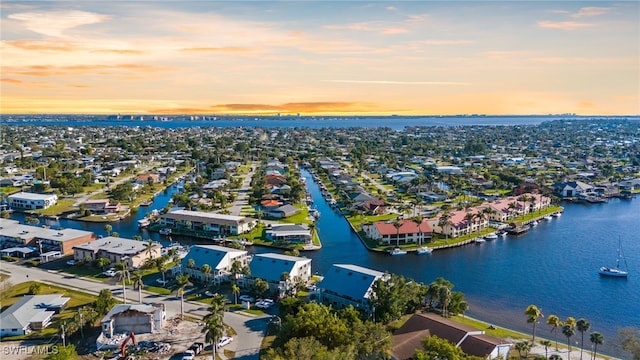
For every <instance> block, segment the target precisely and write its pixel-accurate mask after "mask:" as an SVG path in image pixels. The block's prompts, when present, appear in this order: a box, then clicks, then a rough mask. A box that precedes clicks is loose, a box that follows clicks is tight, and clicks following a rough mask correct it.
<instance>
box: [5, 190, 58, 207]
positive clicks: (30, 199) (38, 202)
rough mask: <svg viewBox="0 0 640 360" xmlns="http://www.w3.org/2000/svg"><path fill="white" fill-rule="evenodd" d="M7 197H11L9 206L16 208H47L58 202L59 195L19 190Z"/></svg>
mask: <svg viewBox="0 0 640 360" xmlns="http://www.w3.org/2000/svg"><path fill="white" fill-rule="evenodd" d="M7 198H8V199H9V206H11V207H12V208H14V209H30V210H35V209H47V208H49V207H51V206H53V205H55V204H56V203H57V202H58V195H56V194H35V193H28V192H19V193H15V194H11V195H9V196H8V197H7Z"/></svg>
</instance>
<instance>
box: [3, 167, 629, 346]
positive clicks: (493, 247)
mask: <svg viewBox="0 0 640 360" xmlns="http://www.w3.org/2000/svg"><path fill="white" fill-rule="evenodd" d="M302 174H303V176H304V177H305V178H306V182H307V187H308V190H309V192H310V193H311V196H312V198H313V200H314V202H315V204H314V206H315V207H316V208H317V209H318V211H320V213H321V216H320V219H319V220H318V222H317V231H318V234H319V236H320V239H321V241H322V249H321V250H319V251H313V252H305V253H303V256H307V257H309V258H311V259H312V260H313V261H312V268H313V271H314V272H317V273H318V274H320V275H322V274H324V273H325V272H326V271H328V270H329V268H330V267H331V265H332V264H339V263H342V264H356V265H360V266H364V267H368V268H372V269H375V270H379V271H388V272H390V273H396V274H401V275H404V276H406V277H409V278H412V279H414V280H416V281H420V282H423V283H425V284H428V283H430V282H432V281H434V280H435V279H436V278H437V277H444V278H446V279H447V280H449V281H451V282H452V283H453V284H454V285H455V288H454V290H457V291H461V292H463V293H464V294H465V297H466V299H467V301H468V302H469V303H470V308H469V310H468V312H467V314H468V315H469V316H472V317H476V318H478V319H482V320H484V321H487V322H489V323H493V324H496V325H499V326H504V327H509V328H512V329H515V330H519V331H522V332H525V333H529V332H530V331H531V326H530V324H527V323H526V317H525V316H524V314H523V312H524V309H525V308H526V307H527V306H528V305H530V304H535V305H537V306H538V307H539V308H541V309H542V312H543V313H544V315H545V319H546V317H547V316H548V315H550V314H555V315H558V316H559V317H560V318H561V319H564V318H566V317H568V316H572V317H575V318H576V319H578V318H582V317H584V318H586V319H588V320H589V322H590V323H591V330H590V331H599V332H601V333H603V334H604V336H605V344H604V346H602V348H601V350H602V351H604V352H605V353H609V354H612V355H620V354H619V353H618V354H617V353H616V349H615V348H613V347H612V346H611V343H612V341H613V339H614V337H615V335H616V331H617V329H618V328H621V327H625V326H636V327H638V326H640V232H639V231H638V228H637V227H638V224H640V201H639V200H640V199H634V200H616V199H614V200H611V201H609V203H606V204H592V205H584V204H571V203H568V204H563V206H564V207H565V212H564V214H563V215H562V216H561V217H559V218H553V220H551V221H542V222H541V223H540V224H539V225H538V226H537V227H535V228H533V229H531V230H530V231H529V232H528V233H527V234H525V235H522V236H519V237H512V236H509V237H506V238H504V239H502V238H500V239H498V240H494V241H487V242H486V243H483V244H470V245H466V246H463V247H459V248H453V249H446V250H436V251H434V252H433V253H432V254H429V255H416V254H412V253H409V254H407V255H405V256H389V255H386V254H382V253H376V252H371V251H368V250H367V249H366V248H365V247H364V245H363V244H362V243H361V241H360V239H359V238H358V236H357V235H356V234H355V233H353V232H352V231H351V228H350V226H349V224H348V223H347V221H346V220H345V219H344V217H343V216H342V215H340V214H339V213H337V212H336V211H334V210H333V209H332V208H331V207H330V206H329V204H328V203H327V202H326V201H325V200H324V198H323V197H322V194H321V190H320V188H319V186H318V184H316V183H315V182H314V180H313V178H312V176H311V175H310V174H309V172H307V171H306V170H302ZM176 191H178V189H177V188H176V187H175V186H172V187H169V188H168V189H167V191H166V192H161V193H159V194H158V195H157V196H156V197H155V198H154V201H153V204H152V205H151V206H149V207H140V208H139V210H138V212H137V213H135V214H134V215H133V216H132V217H130V218H128V219H126V220H123V221H120V222H114V223H111V225H112V227H113V230H112V231H114V232H118V233H119V234H120V235H121V236H123V237H128V238H131V237H133V236H135V235H142V237H143V239H148V238H152V239H154V240H158V241H161V242H163V243H164V244H167V243H168V242H169V239H168V238H167V237H161V236H160V235H158V234H157V233H150V232H148V231H147V230H140V229H138V227H137V220H139V219H142V218H143V217H144V216H145V215H146V214H147V213H148V212H150V211H152V210H153V209H162V208H164V207H165V206H166V205H167V204H168V203H169V199H170V198H171V195H172V194H173V193H175V192H176ZM13 218H14V219H19V220H22V221H24V217H23V216H21V215H20V214H13ZM46 224H47V225H50V226H53V227H63V228H77V229H83V230H88V231H93V232H95V233H96V234H99V235H106V232H105V230H104V224H103V223H86V222H80V221H74V220H67V219H60V220H57V221H53V220H46ZM174 240H175V239H174ZM179 240H180V241H183V242H186V243H191V244H193V243H204V244H206V243H208V242H207V241H206V240H187V239H184V238H183V239H179ZM619 240H620V241H621V242H622V247H623V250H624V254H625V256H626V261H627V264H628V270H629V272H630V275H629V278H628V279H618V278H607V277H602V276H600V275H599V274H598V269H599V268H600V266H603V265H607V266H613V265H614V264H615V259H616V255H617V248H618V241H619ZM248 250H249V251H250V252H255V253H265V252H280V251H279V250H274V249H271V248H266V247H259V246H253V247H250V248H248ZM545 319H542V323H541V325H540V326H539V327H538V334H539V335H540V336H546V337H548V338H552V334H551V333H550V332H549V329H550V328H548V327H547V325H545V324H544V321H545ZM560 338H561V339H562V336H560ZM578 338H579V336H576V337H574V340H576V341H577V340H578ZM564 341H565V342H566V339H565V340H564ZM599 349H600V347H599Z"/></svg>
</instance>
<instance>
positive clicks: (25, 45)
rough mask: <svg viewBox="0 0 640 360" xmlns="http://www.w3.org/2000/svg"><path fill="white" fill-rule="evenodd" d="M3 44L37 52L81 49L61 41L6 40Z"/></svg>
mask: <svg viewBox="0 0 640 360" xmlns="http://www.w3.org/2000/svg"><path fill="white" fill-rule="evenodd" d="M2 44H3V45H8V46H11V47H15V48H18V49H22V50H35V51H75V50H78V49H79V47H78V46H76V45H75V44H72V43H69V42H60V41H55V42H54V41H35V40H4V41H2Z"/></svg>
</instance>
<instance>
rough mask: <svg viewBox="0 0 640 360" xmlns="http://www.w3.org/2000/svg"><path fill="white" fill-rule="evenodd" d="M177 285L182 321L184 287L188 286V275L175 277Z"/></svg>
mask: <svg viewBox="0 0 640 360" xmlns="http://www.w3.org/2000/svg"><path fill="white" fill-rule="evenodd" d="M176 283H177V284H178V295H180V318H182V319H184V287H185V286H187V284H189V283H190V282H189V274H180V275H178V276H176Z"/></svg>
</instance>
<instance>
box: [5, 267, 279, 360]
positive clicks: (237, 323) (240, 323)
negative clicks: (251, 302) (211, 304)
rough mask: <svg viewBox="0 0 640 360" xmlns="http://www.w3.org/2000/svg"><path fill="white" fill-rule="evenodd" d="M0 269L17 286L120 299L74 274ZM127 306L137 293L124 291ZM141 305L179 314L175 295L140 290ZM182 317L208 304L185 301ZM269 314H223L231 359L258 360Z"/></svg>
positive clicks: (119, 290) (118, 288) (203, 310)
mask: <svg viewBox="0 0 640 360" xmlns="http://www.w3.org/2000/svg"><path fill="white" fill-rule="evenodd" d="M0 270H1V271H2V272H4V273H9V274H10V275H11V278H10V279H9V281H10V282H11V283H12V284H14V285H15V284H19V283H22V282H25V281H40V282H43V283H50V284H54V285H58V286H63V287H67V288H75V289H78V290H81V291H84V292H87V293H91V294H98V293H99V292H100V290H102V289H104V288H109V289H111V291H112V292H115V293H116V294H114V296H115V297H118V296H119V297H120V299H122V286H117V285H113V284H109V283H104V282H100V281H97V280H90V279H86V278H79V277H76V276H74V275H69V274H64V273H58V272H55V271H47V270H43V269H39V268H29V267H24V266H20V265H16V264H12V263H7V262H5V261H1V262H0ZM126 297H127V299H128V301H127V302H128V303H137V302H138V291H137V290H133V289H132V288H127V289H126ZM142 297H143V300H142V301H143V302H163V303H164V304H165V306H166V310H167V318H171V317H173V316H175V315H179V314H180V300H179V299H178V298H176V296H175V295H170V296H165V295H158V294H155V293H151V292H147V291H143V292H142ZM184 309H185V315H188V316H190V317H195V318H201V317H202V316H204V315H205V314H206V309H207V305H206V304H202V303H199V302H192V301H185V302H184ZM269 317H270V316H269V315H264V316H261V317H255V316H252V315H249V314H246V313H238V312H226V313H225V315H224V322H225V323H226V324H227V325H229V326H231V327H232V328H233V329H234V330H235V332H236V333H237V335H236V337H235V340H234V341H233V342H232V343H231V344H229V345H228V346H226V347H225V349H228V350H231V351H235V354H236V356H235V358H234V359H243V360H249V359H256V360H257V359H259V356H258V355H259V350H260V344H261V343H262V339H263V338H264V333H265V330H266V328H267V321H268V319H269Z"/></svg>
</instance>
